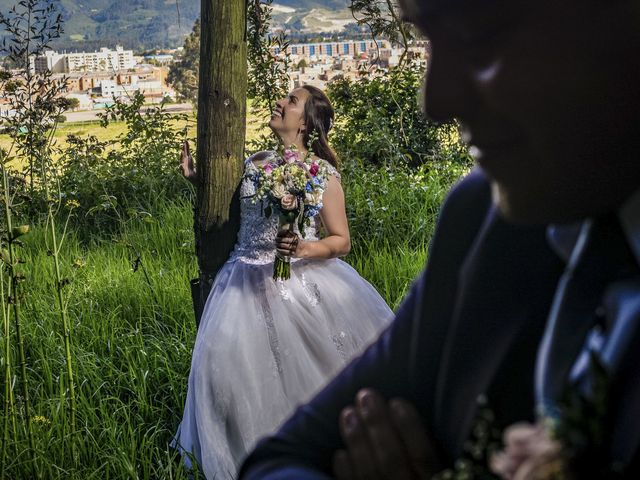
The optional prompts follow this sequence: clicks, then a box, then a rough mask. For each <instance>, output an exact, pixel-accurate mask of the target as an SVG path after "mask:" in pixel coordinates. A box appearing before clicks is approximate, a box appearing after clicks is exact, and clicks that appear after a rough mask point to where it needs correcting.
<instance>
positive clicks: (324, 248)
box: [276, 176, 351, 259]
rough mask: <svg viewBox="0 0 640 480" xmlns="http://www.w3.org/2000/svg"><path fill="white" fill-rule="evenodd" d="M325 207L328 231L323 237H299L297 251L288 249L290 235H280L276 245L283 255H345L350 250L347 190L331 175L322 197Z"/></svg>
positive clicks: (324, 221) (323, 219)
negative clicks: (308, 238) (315, 238)
mask: <svg viewBox="0 0 640 480" xmlns="http://www.w3.org/2000/svg"><path fill="white" fill-rule="evenodd" d="M322 203H323V206H322V210H321V211H320V218H321V219H322V223H323V225H324V228H325V231H326V233H327V235H326V236H325V237H324V238H323V239H322V240H317V241H308V240H302V239H300V240H299V241H298V246H297V248H296V250H295V253H293V254H292V252H291V250H289V248H290V246H291V238H290V237H286V236H279V237H278V239H277V245H276V246H277V248H278V251H280V252H281V253H282V254H284V255H291V256H292V257H297V258H318V259H321V258H335V257H342V256H344V255H346V254H347V253H349V251H350V250H351V237H350V236H349V223H348V222H347V214H346V212H345V205H344V192H343V191H342V185H340V181H339V180H338V179H337V178H336V177H334V176H331V177H329V182H328V185H327V189H326V190H325V192H324V195H323V198H322Z"/></svg>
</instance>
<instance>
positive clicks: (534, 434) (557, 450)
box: [491, 422, 567, 480]
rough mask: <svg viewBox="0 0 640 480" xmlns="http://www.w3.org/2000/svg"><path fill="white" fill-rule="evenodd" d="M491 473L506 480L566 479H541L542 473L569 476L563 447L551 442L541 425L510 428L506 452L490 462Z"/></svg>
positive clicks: (505, 434) (495, 456) (505, 440)
mask: <svg viewBox="0 0 640 480" xmlns="http://www.w3.org/2000/svg"><path fill="white" fill-rule="evenodd" d="M491 470H492V471H493V473H495V474H497V475H498V476H499V477H500V478H502V479H504V480H530V479H537V478H567V477H555V476H549V477H547V476H544V475H542V472H547V473H553V472H555V473H562V472H564V473H567V465H566V463H565V461H564V458H563V457H562V447H561V445H560V443H559V442H558V441H556V440H554V439H552V438H551V436H550V433H549V430H548V429H547V428H546V427H545V426H544V425H543V424H542V423H541V422H538V423H537V424H535V425H532V424H530V423H516V424H514V425H511V426H510V427H509V428H507V429H506V430H505V432H504V450H502V451H501V452H498V453H497V454H494V455H493V457H492V458H491ZM541 475H542V476H541Z"/></svg>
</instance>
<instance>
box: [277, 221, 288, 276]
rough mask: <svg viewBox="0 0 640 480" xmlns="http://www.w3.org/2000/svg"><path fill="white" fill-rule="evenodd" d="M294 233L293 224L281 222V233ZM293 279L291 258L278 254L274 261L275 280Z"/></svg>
mask: <svg viewBox="0 0 640 480" xmlns="http://www.w3.org/2000/svg"><path fill="white" fill-rule="evenodd" d="M283 230H284V231H288V232H293V223H290V222H287V223H283V222H282V221H281V222H280V231H283ZM289 278H291V257H290V256H289V255H281V254H280V253H278V252H276V258H275V260H274V261H273V279H274V280H289Z"/></svg>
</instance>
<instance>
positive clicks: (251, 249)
mask: <svg viewBox="0 0 640 480" xmlns="http://www.w3.org/2000/svg"><path fill="white" fill-rule="evenodd" d="M258 155H260V156H262V157H263V158H264V160H268V159H270V158H271V157H273V156H275V155H276V153H275V152H260V153H256V154H254V155H252V156H251V157H249V158H247V160H246V161H245V175H244V176H243V178H242V184H241V185H240V230H239V231H238V241H237V243H236V246H235V248H234V249H233V252H232V253H231V256H230V257H229V261H235V260H241V261H243V262H245V263H252V264H265V263H271V262H273V261H274V258H275V242H276V235H277V233H278V216H277V215H271V216H270V217H269V218H267V217H265V216H264V214H263V211H262V207H263V205H261V203H260V201H258V202H256V203H254V198H253V197H254V195H255V193H256V192H255V186H254V184H253V182H252V181H251V179H250V178H248V176H247V174H248V173H251V171H252V170H256V166H255V165H254V163H253V160H254V159H255V158H256V157H257V156H258ZM329 172H330V174H331V175H334V176H336V177H337V178H338V179H339V178H340V174H339V173H338V171H337V170H336V169H335V168H333V167H332V166H330V165H329ZM318 222H319V218H318V217H316V218H314V219H311V224H310V225H309V226H307V227H305V232H304V233H305V234H304V237H303V238H304V239H305V240H311V241H313V240H318V239H319V231H318V230H319V224H318ZM296 233H299V232H297V228H296ZM295 260H296V259H295V258H294V259H292V261H295Z"/></svg>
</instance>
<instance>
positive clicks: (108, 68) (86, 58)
mask: <svg viewBox="0 0 640 480" xmlns="http://www.w3.org/2000/svg"><path fill="white" fill-rule="evenodd" d="M30 62H31V69H32V71H33V72H35V73H42V72H45V71H50V72H52V73H73V72H113V71H116V70H127V69H131V68H133V67H135V65H136V61H135V59H134V58H133V51H132V50H124V49H123V48H122V47H121V46H120V45H118V46H116V49H115V50H111V49H109V48H106V47H103V48H101V49H100V51H96V52H75V53H66V52H64V53H58V52H55V51H53V50H47V51H46V52H44V54H43V55H39V56H36V57H31V59H30Z"/></svg>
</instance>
